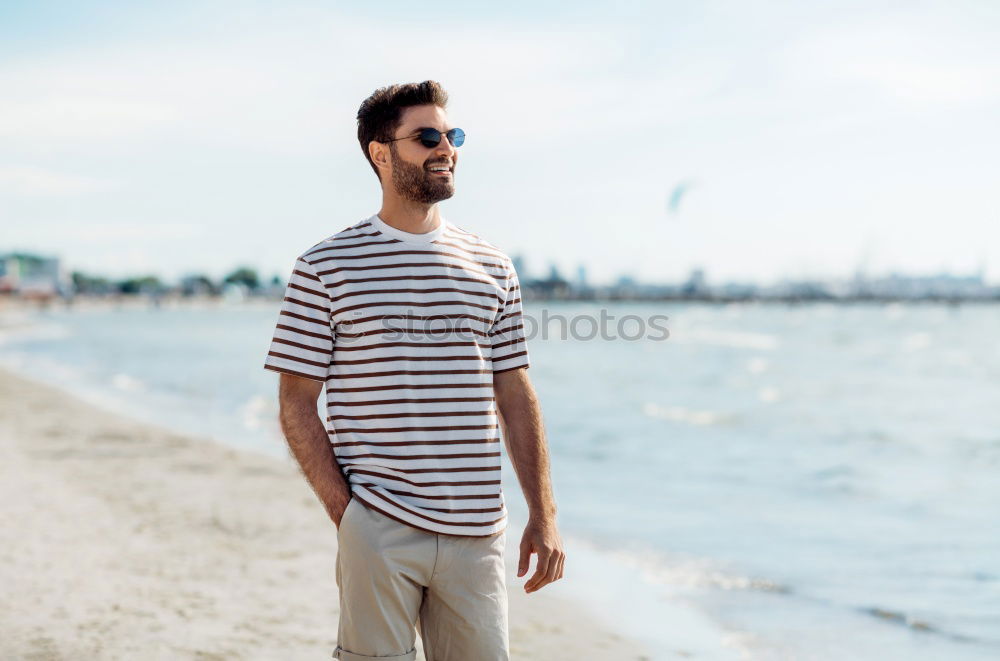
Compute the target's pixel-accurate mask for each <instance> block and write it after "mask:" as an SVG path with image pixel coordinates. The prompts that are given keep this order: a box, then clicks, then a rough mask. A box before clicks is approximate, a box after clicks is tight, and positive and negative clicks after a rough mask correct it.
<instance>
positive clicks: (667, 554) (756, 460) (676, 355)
mask: <svg viewBox="0 0 1000 661" xmlns="http://www.w3.org/2000/svg"><path fill="white" fill-rule="evenodd" d="M277 311H278V303H277V302H274V301H268V302H260V301H256V302H249V303H247V302H243V303H237V302H233V303H229V304H223V305H204V306H197V305H166V304H164V305H160V306H150V307H145V308H144V307H135V306H120V307H95V308H89V309H88V308H80V309H63V308H53V309H49V310H38V311H33V312H30V313H27V317H26V318H22V319H18V321H19V322H21V323H19V324H18V325H13V326H11V325H10V324H7V327H6V328H4V329H2V330H0V365H2V366H4V367H6V368H8V369H11V370H13V371H16V372H20V373H23V374H26V375H28V376H30V377H32V378H35V379H38V380H41V381H44V382H46V383H50V384H52V385H55V386H58V387H60V388H62V389H65V390H67V391H70V392H72V393H74V394H77V395H79V396H80V397H82V398H84V399H85V400H86V401H88V402H90V403H92V404H93V405H94V406H97V407H101V408H104V409H107V410H111V411H115V412H119V413H123V414H126V415H129V416H132V417H135V418H139V419H142V420H145V421H148V422H150V423H154V424H158V425H161V426H165V427H169V428H171V429H174V430H177V431H179V432H183V433H186V434H191V435H195V436H198V437H202V438H204V439H205V442H212V441H215V442H221V443H225V444H229V445H232V446H235V447H238V448H242V449H245V450H250V451H253V452H260V453H264V454H268V455H273V456H274V457H276V458H280V459H282V460H285V461H291V459H290V458H289V455H288V451H287V449H286V447H285V444H284V440H283V439H282V436H281V433H280V429H279V427H278V423H277V412H278V411H277V383H278V377H277V375H276V374H275V373H274V372H271V371H267V370H265V369H263V363H264V357H265V355H266V353H267V350H268V345H269V343H270V338H271V334H272V331H273V328H274V324H275V323H276V321H277ZM525 313H526V315H527V317H528V319H527V321H528V325H527V328H528V330H529V340H528V347H529V355H530V358H531V367H530V368H529V374H530V376H531V378H532V382H533V384H534V386H535V389H536V390H537V393H538V397H539V400H540V402H541V406H542V412H543V416H544V422H545V429H546V435H547V440H548V444H549V448H550V453H551V469H552V479H553V489H554V492H555V497H556V502H557V506H558V524H559V531H560V534H561V536H562V538H563V541H564V544H565V548H566V552H567V558H566V565H565V574H564V577H563V578H562V579H561V580H559V581H557V582H555V583H553V584H551V585H549V586H546V588H543V589H545V590H551V591H552V592H553V593H558V594H561V595H563V596H568V597H571V598H572V599H574V601H576V602H578V603H580V604H582V605H583V606H584V607H585V608H587V609H590V610H591V611H593V613H595V614H596V615H597V616H598V617H601V618H603V619H604V620H606V621H608V622H610V623H612V625H613V626H614V627H615V628H616V630H620V631H621V632H622V634H623V635H627V636H629V637H633V638H636V639H639V640H641V641H642V642H644V643H645V644H646V645H647V647H648V648H649V649H650V651H651V653H652V654H653V655H654V656H653V658H656V659H676V658H694V659H754V660H756V659H761V660H764V659H766V660H771V659H816V660H837V661H843V660H851V661H867V660H879V661H882V660H885V659H906V660H910V661H922V660H929V659H934V660H938V659H940V660H948V661H957V660H966V659H968V660H973V659H975V660H979V659H984V660H985V659H990V660H991V661H995V660H996V659H1000V309H998V308H997V307H995V306H990V305H983V304H980V305H974V304H961V305H947V304H940V305H938V304H916V303H914V304H902V303H892V304H876V303H865V304H860V303H859V304H826V303H822V304H782V303H739V304H698V303H669V302H665V303H635V302H541V301H526V302H525ZM8 321H9V320H8ZM67 424H72V421H67ZM504 452H505V453H506V449H504ZM503 484H504V492H505V494H506V495H507V505H508V508H509V510H510V514H511V526H512V530H519V526H523V524H524V522H525V521H526V519H527V516H526V515H527V512H526V508H525V506H524V501H523V498H521V497H520V488H519V486H518V481H517V477H516V475H515V474H514V472H513V469H512V466H511V465H510V461H509V459H504V474H503ZM518 539H519V538H518V537H514V538H513V539H512V540H509V542H508V543H511V542H513V543H514V544H515V545H516V543H517V541H518ZM522 580H523V579H522ZM595 653H596V652H595ZM595 658H597V657H596V656H595ZM600 658H607V657H605V656H601V657H600Z"/></svg>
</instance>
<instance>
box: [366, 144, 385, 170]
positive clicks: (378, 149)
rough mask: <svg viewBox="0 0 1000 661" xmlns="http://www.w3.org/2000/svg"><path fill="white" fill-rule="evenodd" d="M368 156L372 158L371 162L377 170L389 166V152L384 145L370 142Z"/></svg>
mask: <svg viewBox="0 0 1000 661" xmlns="http://www.w3.org/2000/svg"><path fill="white" fill-rule="evenodd" d="M368 154H369V155H370V156H371V157H372V162H374V163H375V166H376V167H378V168H379V169H381V168H386V167H388V166H389V152H388V148H387V147H386V145H383V144H382V143H381V142H376V141H375V140H372V141H371V142H369V143H368Z"/></svg>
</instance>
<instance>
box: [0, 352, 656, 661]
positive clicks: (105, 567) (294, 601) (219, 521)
mask: <svg viewBox="0 0 1000 661" xmlns="http://www.w3.org/2000/svg"><path fill="white" fill-rule="evenodd" d="M0 419H2V421H3V422H2V425H0V451H2V453H3V458H4V461H3V464H2V467H0V475H2V476H3V479H2V480H0V485H2V487H0V489H2V491H0V493H2V494H3V495H4V496H5V499H4V502H5V508H4V510H3V513H2V514H0V519H2V521H3V525H2V526H0V530H2V531H3V532H2V533H0V534H2V535H3V539H2V544H0V549H3V550H2V551H0V553H2V560H3V562H2V563H0V584H2V585H4V586H5V592H6V593H7V594H8V595H14V596H13V597H11V598H8V599H6V600H4V602H3V603H2V604H0V622H2V623H3V624H2V625H0V627H2V630H0V656H3V657H5V658H8V657H10V658H34V659H61V658H70V657H83V658H95V659H98V658H112V659H113V658H135V657H136V656H141V657H142V658H164V659H176V658H199V659H240V658H248V659H270V658H273V659H291V658H296V659H298V658H321V657H322V658H328V657H329V655H330V654H331V653H332V650H333V648H334V646H335V645H336V630H337V614H338V611H339V608H338V599H337V587H336V583H335V581H334V576H333V570H334V566H335V564H334V563H335V558H336V528H335V526H334V525H333V524H332V522H330V521H329V519H328V518H327V516H326V513H325V512H324V511H323V509H322V507H321V505H320V504H319V502H318V500H317V499H316V497H315V495H314V494H313V493H312V491H311V490H310V489H309V486H308V484H307V483H306V481H305V479H304V478H303V477H302V476H301V474H300V473H299V472H298V469H297V466H295V464H294V462H293V460H291V458H287V459H286V460H285V461H281V460H277V459H275V458H271V457H268V456H266V455H263V454H260V453H255V452H252V451H244V450H238V449H234V448H232V447H230V446H226V445H222V444H221V443H218V442H216V441H213V440H211V439H207V438H200V437H195V436H186V435H182V434H179V433H176V432H173V431H171V430H169V429H165V428H162V427H159V426H156V425H153V424H150V423H147V422H142V421H139V420H135V419H132V418H129V417H127V416H122V415H120V414H115V413H111V412H107V411H105V410H102V409H100V408H97V407H95V406H93V405H92V404H89V403H87V402H85V401H83V400H81V399H79V398H78V397H76V396H74V395H71V394H69V393H66V392H63V391H61V390H58V389H56V388H54V387H53V386H50V385H46V384H43V383H40V382H38V381H35V380H31V379H29V378H26V377H25V376H22V375H18V374H15V373H13V372H11V371H9V370H7V369H3V368H0ZM517 532H519V530H517V531H515V530H514V529H512V530H511V531H510V533H511V534H509V535H508V546H507V550H506V556H507V557H506V568H507V575H508V594H509V599H510V642H511V657H512V658H513V659H538V660H539V661H540V660H542V659H557V658H577V657H579V658H588V657H590V656H593V655H594V654H595V653H596V654H600V655H601V657H602V658H608V659H636V660H638V659H652V658H653V656H652V655H651V654H650V652H649V651H648V649H647V648H645V646H644V645H642V644H641V643H640V642H638V641H635V640H633V639H630V638H628V637H626V636H624V635H621V634H619V633H617V632H615V631H614V630H613V628H612V627H609V626H608V624H607V623H606V622H602V621H601V620H599V619H598V618H596V617H595V614H594V613H593V612H592V611H591V610H589V609H587V608H586V607H584V606H581V605H578V604H576V603H573V602H572V601H570V600H567V599H564V598H561V597H558V596H554V595H550V594H545V593H544V591H543V592H539V593H535V594H532V595H527V594H524V592H523V590H522V589H521V582H523V579H517V580H514V573H515V571H516V563H517V559H516V553H517V544H518V541H519V536H518V534H516V533H517ZM553 585H556V584H553ZM417 649H418V651H419V656H418V658H419V659H423V658H424V657H423V653H422V646H421V644H420V640H419V636H418V639H417Z"/></svg>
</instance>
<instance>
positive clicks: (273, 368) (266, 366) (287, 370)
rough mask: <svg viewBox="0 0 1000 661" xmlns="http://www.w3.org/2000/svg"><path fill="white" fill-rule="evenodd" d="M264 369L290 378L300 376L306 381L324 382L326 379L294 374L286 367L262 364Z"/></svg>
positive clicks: (302, 373)
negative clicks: (289, 375)
mask: <svg viewBox="0 0 1000 661" xmlns="http://www.w3.org/2000/svg"><path fill="white" fill-rule="evenodd" d="M264 368H265V369H269V370H273V371H275V372H284V373H285V374H291V375H292V376H301V377H304V378H306V379H312V380H313V381H325V380H326V377H321V376H317V375H316V374H307V373H305V372H296V371H295V370H290V369H288V368H287V367H279V366H278V365H273V364H271V363H265V364H264Z"/></svg>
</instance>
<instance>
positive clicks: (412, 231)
mask: <svg viewBox="0 0 1000 661" xmlns="http://www.w3.org/2000/svg"><path fill="white" fill-rule="evenodd" d="M447 100H448V99H447V94H446V93H445V91H444V90H443V89H442V88H441V86H440V85H439V84H438V83H436V82H434V81H430V80H428V81H425V82H423V83H419V84H406V85H392V86H389V87H385V88H382V89H379V90H377V91H376V92H375V93H374V94H372V96H370V97H369V98H368V99H367V100H365V102H364V103H363V104H362V105H361V108H360V110H359V111H358V117H357V119H358V139H359V141H360V143H361V148H362V150H363V152H364V154H365V157H366V158H367V159H368V162H369V164H370V165H371V167H372V169H373V170H374V171H375V174H376V175H377V176H378V178H379V182H380V183H381V186H382V208H381V209H380V210H379V212H378V213H377V214H374V215H372V216H371V217H369V218H366V219H364V220H361V221H359V222H357V223H355V224H353V225H351V226H350V227H347V228H346V229H344V230H342V231H341V232H338V233H337V234H334V235H332V236H330V237H328V238H326V239H324V240H323V241H321V242H319V243H317V244H316V245H314V246H312V247H311V248H309V249H308V250H306V251H305V252H303V253H302V254H301V255H300V256H299V257H298V258H297V259H296V262H295V267H294V271H293V273H292V276H291V278H290V280H289V282H288V287H287V289H286V292H285V299H284V302H283V304H282V308H281V314H280V316H279V319H278V324H277V327H276V328H275V331H274V337H273V340H272V343H271V347H270V351H269V353H268V356H267V360H266V363H265V367H266V368H267V369H271V370H275V371H277V372H280V373H281V375H280V380H281V382H280V387H279V397H280V403H281V415H280V417H281V426H282V430H283V431H284V434H285V437H286V439H287V440H288V443H289V447H290V449H291V451H292V454H293V455H294V456H295V458H296V460H297V461H298V462H299V465H300V466H301V468H302V472H303V473H304V475H305V477H306V479H307V480H308V481H309V484H310V485H311V486H312V488H313V490H314V491H315V492H316V495H317V496H318V497H319V500H320V502H321V503H322V504H323V506H324V507H325V508H326V511H327V512H328V514H329V515H330V518H331V519H333V521H334V523H335V524H336V525H337V539H338V547H339V548H338V552H337V563H336V580H337V585H338V587H339V588H340V606H341V609H340V624H339V630H338V641H337V642H338V645H337V648H336V650H335V651H334V653H333V656H334V658H338V659H347V660H349V661H360V660H363V659H376V658H377V659H380V660H381V661H386V660H398V661H404V660H406V661H412V660H413V659H415V658H416V648H415V645H414V644H415V641H416V631H415V626H418V627H419V630H420V637H421V640H422V641H423V646H424V652H425V655H426V657H427V659H428V661H487V660H499V659H504V660H506V659H508V658H509V653H508V628H507V591H506V584H505V581H504V576H505V574H504V564H503V549H504V542H505V539H506V527H507V509H506V506H505V504H504V495H503V493H502V490H501V485H500V456H501V452H500V431H501V429H502V431H503V438H504V441H505V443H506V447H507V451H508V454H509V455H510V458H511V461H512V463H513V465H514V468H515V470H516V472H517V476H518V480H519V481H520V484H521V488H522V490H523V491H524V494H525V498H526V499H527V503H528V508H529V513H530V514H529V520H528V523H527V526H526V528H525V529H524V534H523V536H522V539H521V546H520V559H519V562H518V572H517V575H518V576H519V577H520V576H524V575H525V574H526V573H527V571H528V567H529V560H530V556H531V555H532V554H535V555H536V556H537V562H536V568H535V572H534V573H533V574H532V575H531V577H530V578H529V579H528V580H527V581H526V582H525V584H524V590H525V591H526V592H534V591H536V590H539V589H540V588H542V587H543V586H544V585H547V584H548V583H551V582H553V581H555V580H558V579H559V578H562V575H563V563H564V559H565V554H564V552H563V548H562V540H561V539H560V537H559V533H558V531H557V529H556V520H555V519H556V517H555V515H556V506H555V502H554V498H553V494H552V488H551V483H550V478H549V459H548V450H547V446H546V441H545V437H544V432H543V426H542V419H541V413H540V410H539V406H538V400H537V397H536V396H535V392H534V389H533V387H532V385H531V382H530V381H529V379H528V375H527V368H528V366H529V360H528V351H527V346H526V342H525V337H524V327H523V324H522V319H521V293H520V286H519V283H518V278H517V273H516V271H515V270H514V267H513V264H512V262H511V260H510V258H509V257H508V256H507V255H505V254H504V253H503V252H502V251H501V250H499V249H498V248H496V247H495V246H493V245H492V244H490V243H488V242H487V241H485V240H483V239H481V238H479V237H478V236H476V235H475V234H472V233H470V232H467V231H465V230H463V229H461V228H459V227H457V226H456V225H454V224H452V223H451V222H449V221H447V220H446V219H445V218H444V217H443V216H442V215H441V211H440V209H439V207H438V204H437V203H438V202H440V201H441V200H446V199H448V198H450V197H451V196H452V195H454V194H455V180H454V178H455V170H456V165H457V163H458V151H457V148H458V147H459V146H461V144H462V143H463V141H464V132H463V131H461V129H457V128H454V127H453V126H452V125H451V123H450V122H449V119H448V115H447V112H446V105H447ZM324 391H325V395H326V402H325V412H326V414H327V415H326V424H324V422H323V421H322V420H320V418H319V417H318V416H317V406H316V403H317V397H318V396H319V394H320V393H321V392H324Z"/></svg>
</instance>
